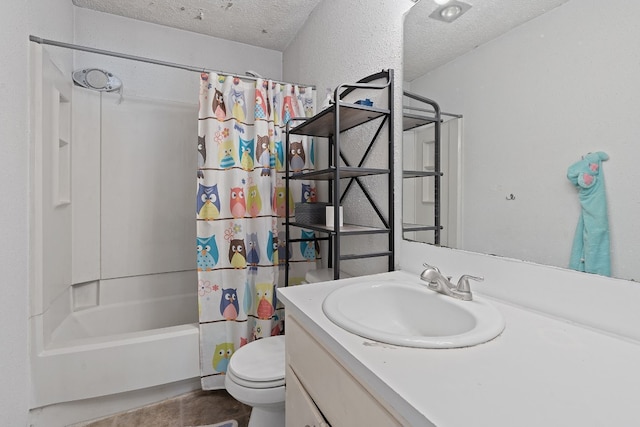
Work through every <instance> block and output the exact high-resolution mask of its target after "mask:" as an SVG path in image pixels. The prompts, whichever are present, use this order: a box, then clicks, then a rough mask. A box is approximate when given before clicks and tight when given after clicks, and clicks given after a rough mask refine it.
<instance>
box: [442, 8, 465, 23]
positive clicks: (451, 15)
mask: <svg viewBox="0 0 640 427" xmlns="http://www.w3.org/2000/svg"><path fill="white" fill-rule="evenodd" d="M460 12H462V8H460V6H447V7H445V8H444V9H442V10H441V11H440V16H442V17H443V18H444V19H446V20H447V21H453V20H454V19H455V18H456V17H457V16H458V15H460Z"/></svg>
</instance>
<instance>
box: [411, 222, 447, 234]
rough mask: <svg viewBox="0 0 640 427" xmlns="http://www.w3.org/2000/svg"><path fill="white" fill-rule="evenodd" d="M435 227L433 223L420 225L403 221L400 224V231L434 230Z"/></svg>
mask: <svg viewBox="0 0 640 427" xmlns="http://www.w3.org/2000/svg"><path fill="white" fill-rule="evenodd" d="M435 229H436V227H435V226H433V225H422V224H408V223H403V224H402V231H403V232H410V231H434V230H435ZM440 229H441V230H442V227H440Z"/></svg>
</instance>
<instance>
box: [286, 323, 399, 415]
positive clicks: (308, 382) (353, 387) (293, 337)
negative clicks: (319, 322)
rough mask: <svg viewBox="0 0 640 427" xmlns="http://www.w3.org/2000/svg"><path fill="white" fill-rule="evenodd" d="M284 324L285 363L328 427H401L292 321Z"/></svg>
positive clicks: (322, 348)
mask: <svg viewBox="0 0 640 427" xmlns="http://www.w3.org/2000/svg"><path fill="white" fill-rule="evenodd" d="M286 325H287V333H286V334H285V336H286V343H287V344H286V349H287V362H288V364H289V365H290V366H291V368H292V369H293V372H294V373H295V375H296V376H297V378H298V379H299V380H300V382H301V383H302V385H303V386H304V389H305V390H306V391H307V392H308V393H309V396H311V398H312V399H313V401H314V402H315V404H316V405H317V406H318V408H319V409H320V411H321V412H322V415H324V416H325V418H326V419H327V421H328V422H329V424H331V426H332V427H341V426H344V427H354V426H401V425H403V424H402V423H400V422H399V421H398V420H397V419H396V418H395V417H394V416H393V415H392V414H391V413H390V412H389V411H388V410H387V409H386V408H384V407H383V406H382V405H381V404H380V403H378V401H377V400H376V399H375V398H374V397H373V396H372V395H371V394H370V393H369V392H368V391H367V390H366V389H365V388H364V387H363V386H362V385H361V384H360V383H359V382H358V381H357V380H356V379H355V378H354V377H353V376H352V375H351V374H350V373H349V372H347V370H346V369H345V368H343V367H342V365H340V364H339V363H338V361H337V360H336V359H335V358H334V357H333V356H331V355H330V354H329V353H328V352H327V351H326V350H325V349H324V347H322V346H321V345H320V344H319V343H318V342H317V341H316V340H315V339H314V338H313V337H311V335H309V333H308V332H307V331H305V330H304V329H303V328H302V326H300V324H299V323H298V322H297V321H296V320H295V318H293V317H291V316H287V322H286ZM288 386H289V383H287V387H288Z"/></svg>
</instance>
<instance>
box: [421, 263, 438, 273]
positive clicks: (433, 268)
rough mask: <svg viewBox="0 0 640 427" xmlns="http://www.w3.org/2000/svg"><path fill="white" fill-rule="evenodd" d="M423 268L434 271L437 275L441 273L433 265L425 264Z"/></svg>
mask: <svg viewBox="0 0 640 427" xmlns="http://www.w3.org/2000/svg"><path fill="white" fill-rule="evenodd" d="M422 266H423V267H425V268H427V269H431V270H435V271H437V272H438V273H441V271H440V269H439V268H438V267H436V266H435V265H431V264H427V263H426V262H425V263H423V264H422Z"/></svg>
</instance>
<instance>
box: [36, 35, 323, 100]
mask: <svg viewBox="0 0 640 427" xmlns="http://www.w3.org/2000/svg"><path fill="white" fill-rule="evenodd" d="M29 41H32V42H35V43H38V44H46V45H51V46H57V47H63V48H65V49H73V50H81V51H83V52H90V53H97V54H98V55H106V56H115V57H116V58H122V59H130V60H132V61H139V62H146V63H148V64H155V65H162V66H164V67H171V68H179V69H181V70H187V71H195V72H197V73H217V74H222V75H225V76H232V77H240V78H242V79H246V80H253V81H257V80H258V78H257V77H253V76H247V75H242V74H233V73H228V72H226V71H217V70H210V69H208V68H204V67H194V66H191V65H182V64H176V63H174V62H167V61H160V60H157V59H151V58H145V57H142V56H135V55H129V54H126V53H120V52H112V51H110V50H102V49H96V48H93V47H87V46H80V45H77V44H71V43H64V42H59V41H55V40H47V39H43V38H42V37H36V36H31V35H30V36H29ZM264 80H269V79H266V78H265V79H264ZM272 81H273V82H274V83H280V84H292V85H296V86H304V87H310V88H312V89H315V88H316V87H315V86H314V85H303V84H299V83H291V82H281V81H277V80H272Z"/></svg>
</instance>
